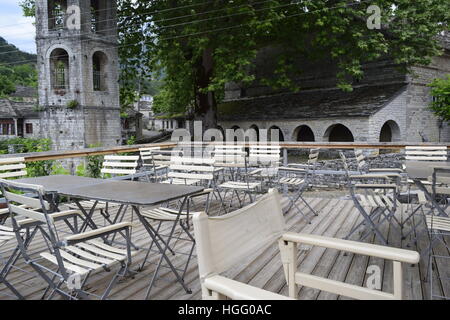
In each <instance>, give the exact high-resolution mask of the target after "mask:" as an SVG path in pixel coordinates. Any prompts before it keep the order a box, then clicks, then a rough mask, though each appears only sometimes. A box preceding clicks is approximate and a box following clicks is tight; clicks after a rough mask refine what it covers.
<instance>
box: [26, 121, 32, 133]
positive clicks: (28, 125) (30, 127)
mask: <svg viewBox="0 0 450 320" xmlns="http://www.w3.org/2000/svg"><path fill="white" fill-rule="evenodd" d="M25 133H26V134H32V133H33V124H32V123H26V124H25Z"/></svg>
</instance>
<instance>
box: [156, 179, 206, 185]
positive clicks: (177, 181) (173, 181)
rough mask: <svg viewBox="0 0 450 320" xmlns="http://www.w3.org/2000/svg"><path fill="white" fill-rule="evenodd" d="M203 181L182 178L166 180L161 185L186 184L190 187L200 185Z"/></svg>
mask: <svg viewBox="0 0 450 320" xmlns="http://www.w3.org/2000/svg"><path fill="white" fill-rule="evenodd" d="M200 182H201V180H198V179H181V178H170V179H168V180H164V181H162V182H161V183H169V184H185V185H188V186H191V185H194V184H198V183H200Z"/></svg>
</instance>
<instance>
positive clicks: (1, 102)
mask: <svg viewBox="0 0 450 320" xmlns="http://www.w3.org/2000/svg"><path fill="white" fill-rule="evenodd" d="M17 117H18V115H17V113H16V110H14V108H13V107H12V105H11V101H9V100H7V99H0V118H17Z"/></svg>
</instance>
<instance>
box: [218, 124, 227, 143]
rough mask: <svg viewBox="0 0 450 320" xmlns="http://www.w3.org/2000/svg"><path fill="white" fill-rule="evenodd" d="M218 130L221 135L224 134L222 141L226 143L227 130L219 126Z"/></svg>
mask: <svg viewBox="0 0 450 320" xmlns="http://www.w3.org/2000/svg"><path fill="white" fill-rule="evenodd" d="M217 130H219V131H220V133H221V134H222V141H225V139H226V138H225V130H224V129H223V127H222V126H217Z"/></svg>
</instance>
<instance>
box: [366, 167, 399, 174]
mask: <svg viewBox="0 0 450 320" xmlns="http://www.w3.org/2000/svg"><path fill="white" fill-rule="evenodd" d="M369 172H394V173H395V172H396V173H403V172H404V171H403V169H400V168H373V169H369Z"/></svg>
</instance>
